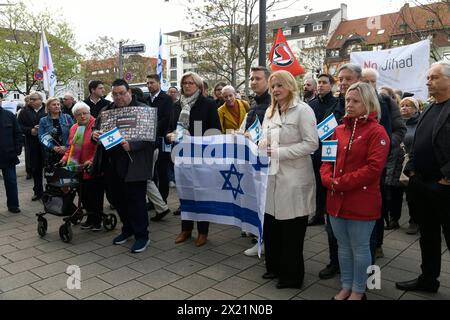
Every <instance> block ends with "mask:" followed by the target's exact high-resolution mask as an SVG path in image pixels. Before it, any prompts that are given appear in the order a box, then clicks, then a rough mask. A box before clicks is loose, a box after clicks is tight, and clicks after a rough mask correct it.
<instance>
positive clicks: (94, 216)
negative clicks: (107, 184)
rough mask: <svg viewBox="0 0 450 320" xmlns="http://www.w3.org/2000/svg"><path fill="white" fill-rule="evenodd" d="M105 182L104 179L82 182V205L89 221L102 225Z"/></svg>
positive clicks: (97, 178) (98, 178)
mask: <svg viewBox="0 0 450 320" xmlns="http://www.w3.org/2000/svg"><path fill="white" fill-rule="evenodd" d="M104 193H105V192H104V181H103V178H102V177H96V178H92V179H87V180H83V181H82V182H81V203H82V204H83V208H84V209H85V210H86V212H87V213H88V218H87V221H89V222H92V223H93V224H98V223H101V221H102V214H103V199H104Z"/></svg>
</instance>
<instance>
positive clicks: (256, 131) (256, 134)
mask: <svg viewBox="0 0 450 320" xmlns="http://www.w3.org/2000/svg"><path fill="white" fill-rule="evenodd" d="M248 133H249V134H250V136H251V137H252V141H253V142H254V143H255V144H257V143H258V142H259V140H260V139H261V136H262V126H261V122H259V118H258V117H256V120H255V122H253V124H252V125H251V126H250V127H249V128H248Z"/></svg>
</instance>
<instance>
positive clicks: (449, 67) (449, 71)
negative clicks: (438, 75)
mask: <svg viewBox="0 0 450 320" xmlns="http://www.w3.org/2000/svg"><path fill="white" fill-rule="evenodd" d="M435 66H442V74H443V75H444V76H446V77H450V62H448V61H445V60H441V61H438V62H435V63H433V64H432V65H431V67H435Z"/></svg>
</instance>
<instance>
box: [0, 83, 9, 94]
mask: <svg viewBox="0 0 450 320" xmlns="http://www.w3.org/2000/svg"><path fill="white" fill-rule="evenodd" d="M0 93H3V94H6V93H8V90H6V89H5V86H4V85H3V83H1V82H0Z"/></svg>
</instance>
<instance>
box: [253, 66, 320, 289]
mask: <svg viewBox="0 0 450 320" xmlns="http://www.w3.org/2000/svg"><path fill="white" fill-rule="evenodd" d="M269 91H270V94H271V96H272V104H271V106H270V107H269V108H268V109H267V111H266V114H265V117H264V122H263V139H262V141H261V143H260V147H261V148H264V149H266V150H267V154H268V155H269V156H270V157H271V168H270V171H271V175H270V176H269V181H268V186H267V200H266V214H265V217H264V245H265V255H266V270H267V272H266V273H265V274H264V275H263V278H264V279H273V278H278V284H277V288H278V289H282V288H300V287H301V286H302V284H303V279H304V273H305V271H304V261H303V242H304V238H305V232H306V227H307V225H308V216H309V215H310V214H312V213H314V212H315V209H316V208H315V203H316V202H315V191H316V182H315V178H314V170H313V164H312V160H311V153H313V152H314V151H315V150H317V148H318V147H319V139H318V135H317V130H316V118H315V116H314V112H313V111H312V109H311V108H310V107H309V106H308V105H307V104H306V103H304V102H302V101H301V100H300V99H299V95H298V87H297V83H296V81H295V78H294V77H293V76H292V75H291V74H290V73H289V72H287V71H277V72H275V73H273V74H272V75H271V76H270V77H269Z"/></svg>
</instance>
